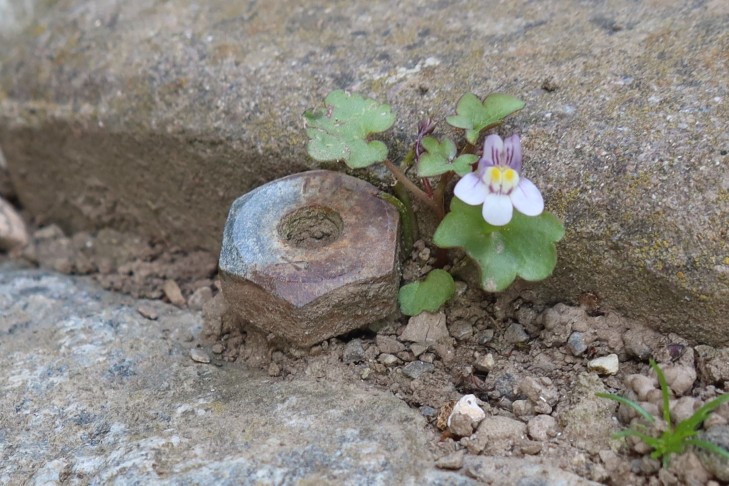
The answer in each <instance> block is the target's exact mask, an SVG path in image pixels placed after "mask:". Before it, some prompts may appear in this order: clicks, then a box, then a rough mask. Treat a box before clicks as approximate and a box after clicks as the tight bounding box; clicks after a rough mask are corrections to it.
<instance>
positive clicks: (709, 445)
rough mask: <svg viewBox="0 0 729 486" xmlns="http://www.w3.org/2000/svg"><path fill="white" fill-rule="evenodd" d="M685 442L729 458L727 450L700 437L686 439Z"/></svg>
mask: <svg viewBox="0 0 729 486" xmlns="http://www.w3.org/2000/svg"><path fill="white" fill-rule="evenodd" d="M686 443H687V444H689V445H692V446H696V447H701V448H702V449H706V450H707V451H709V452H713V453H714V454H716V455H718V456H721V457H723V458H724V459H729V451H727V450H726V449H724V448H723V447H720V446H718V445H716V444H714V443H712V442H708V441H705V440H701V439H688V440H687V441H686Z"/></svg>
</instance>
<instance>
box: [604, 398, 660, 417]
mask: <svg viewBox="0 0 729 486" xmlns="http://www.w3.org/2000/svg"><path fill="white" fill-rule="evenodd" d="M595 395H597V396H598V397H600V398H607V399H608V400H614V401H616V402H618V403H622V404H623V405H625V406H628V407H630V408H632V409H633V410H635V411H636V412H638V413H639V414H641V415H642V416H643V418H644V419H646V420H647V421H648V422H649V423H653V422H655V421H656V419H655V417H653V415H651V414H650V412H648V410H646V409H645V408H643V407H642V406H640V404H638V403H636V402H634V401H633V400H630V399H628V398H625V397H621V396H620V395H615V394H613V393H595Z"/></svg>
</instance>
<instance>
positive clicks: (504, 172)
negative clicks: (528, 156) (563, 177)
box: [454, 135, 544, 226]
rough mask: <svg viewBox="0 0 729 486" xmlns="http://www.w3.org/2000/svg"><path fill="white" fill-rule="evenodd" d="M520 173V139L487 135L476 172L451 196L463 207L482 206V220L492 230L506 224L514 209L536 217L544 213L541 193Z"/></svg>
mask: <svg viewBox="0 0 729 486" xmlns="http://www.w3.org/2000/svg"><path fill="white" fill-rule="evenodd" d="M520 172H521V141H520V140H519V135H512V136H511V137H509V138H507V139H506V140H501V137H499V136H498V135H489V136H488V137H486V140H485V142H484V146H483V156H482V157H481V160H480V161H479V162H478V168H477V169H476V171H474V172H471V173H470V174H466V175H465V176H463V177H462V178H461V180H460V181H458V184H456V187H455V190H454V194H455V195H456V197H457V198H458V199H460V200H461V201H463V202H465V203H466V204H470V205H472V206H476V205H478V204H483V209H482V214H483V219H485V220H486V222H487V223H489V224H491V225H494V226H503V225H505V224H508V223H509V221H511V217H512V215H513V210H514V208H516V210H517V211H519V212H520V213H522V214H525V215H527V216H539V215H540V214H542V211H543V210H544V199H543V198H542V193H541V192H539V189H537V186H535V185H534V184H533V183H532V182H531V181H530V180H529V179H526V178H524V177H521V175H520Z"/></svg>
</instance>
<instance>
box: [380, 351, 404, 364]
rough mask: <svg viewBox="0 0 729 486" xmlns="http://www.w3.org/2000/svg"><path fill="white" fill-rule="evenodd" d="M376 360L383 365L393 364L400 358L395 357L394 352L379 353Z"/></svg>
mask: <svg viewBox="0 0 729 486" xmlns="http://www.w3.org/2000/svg"><path fill="white" fill-rule="evenodd" d="M377 361H379V362H380V363H382V364H383V365H385V366H393V365H395V364H397V362H398V361H400V360H399V359H397V356H395V355H394V354H389V353H382V354H381V355H379V356H378V357H377Z"/></svg>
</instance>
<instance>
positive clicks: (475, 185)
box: [453, 172, 488, 206]
mask: <svg viewBox="0 0 729 486" xmlns="http://www.w3.org/2000/svg"><path fill="white" fill-rule="evenodd" d="M487 192H488V188H487V187H486V184H484V183H483V181H482V180H481V178H480V177H479V176H478V175H477V174H476V172H469V173H468V174H466V175H464V176H463V177H461V180H460V181H458V184H456V187H455V188H454V189H453V194H455V196H456V197H457V198H458V199H460V200H461V201H463V202H464V203H466V204H470V205H471V206H475V205H477V204H481V203H483V202H484V200H485V199H486V194H487Z"/></svg>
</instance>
